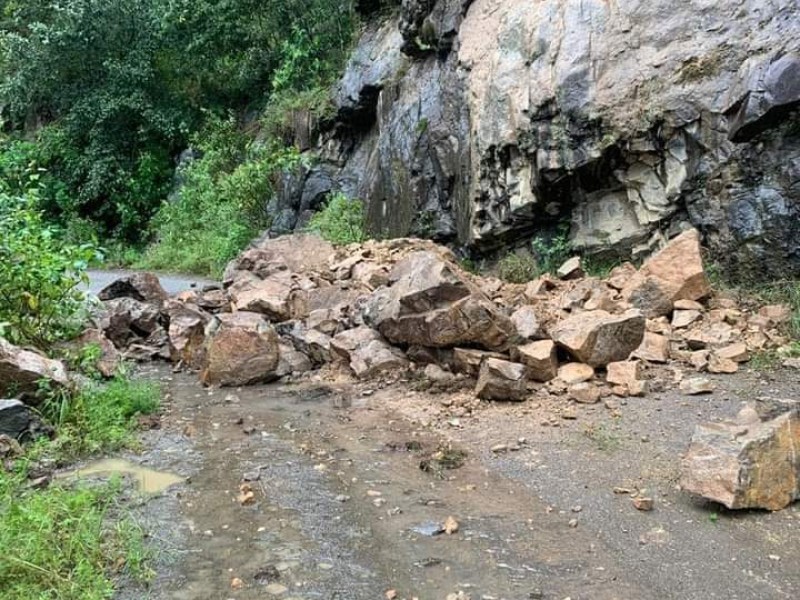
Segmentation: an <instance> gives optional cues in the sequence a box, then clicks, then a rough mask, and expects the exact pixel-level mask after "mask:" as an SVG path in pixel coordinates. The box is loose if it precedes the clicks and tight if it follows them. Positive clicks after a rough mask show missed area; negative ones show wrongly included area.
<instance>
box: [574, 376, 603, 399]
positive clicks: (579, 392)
mask: <svg viewBox="0 0 800 600" xmlns="http://www.w3.org/2000/svg"><path fill="white" fill-rule="evenodd" d="M568 392H569V395H570V398H572V399H573V400H575V401H576V402H579V403H581V404H597V403H598V402H600V390H598V389H597V386H596V385H593V384H591V383H589V382H586V381H584V382H582V383H576V384H574V385H571V386H569V390H568Z"/></svg>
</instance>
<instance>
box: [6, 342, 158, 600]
mask: <svg viewBox="0 0 800 600" xmlns="http://www.w3.org/2000/svg"><path fill="white" fill-rule="evenodd" d="M92 354H93V353H92V352H87V353H86V355H85V356H83V358H82V360H83V362H84V364H90V363H91V360H92ZM48 397H49V399H48V400H46V401H45V404H44V406H43V407H42V412H43V415H44V416H45V417H47V418H49V419H50V421H51V422H52V423H53V424H55V425H57V431H58V434H57V436H56V438H55V439H54V440H53V441H50V440H44V441H41V440H40V441H39V442H37V443H35V444H33V445H32V446H31V447H29V448H28V450H27V452H26V453H25V455H24V456H23V457H22V458H21V459H18V460H17V461H16V463H15V465H14V467H13V469H12V470H11V471H3V470H2V469H0V545H2V546H0V547H2V548H6V549H9V548H13V549H14V551H13V552H3V553H2V555H0V596H2V597H3V598H4V599H5V598H7V599H8V600H27V599H29V598H58V599H59V600H69V599H73V598H74V599H75V600H87V599H91V600H93V599H95V598H96V599H101V598H111V597H112V596H113V594H114V589H115V581H116V580H118V579H120V578H124V579H128V580H131V579H132V580H138V581H142V582H146V581H147V580H148V579H149V577H150V575H151V573H150V570H149V568H148V566H147V565H148V562H149V559H150V554H149V552H148V551H147V550H146V548H145V546H144V535H143V532H142V531H141V529H140V528H139V527H138V526H137V525H136V524H135V523H134V522H133V521H132V520H131V519H130V518H129V517H127V516H126V515H125V512H124V507H123V506H122V501H121V492H122V486H121V484H120V482H119V480H112V481H111V482H110V483H108V484H102V485H101V484H94V485H91V486H78V485H77V484H70V483H60V482H53V483H51V484H50V485H49V486H48V487H46V488H44V489H41V490H37V489H34V488H32V487H30V486H29V485H28V482H27V477H28V474H29V472H30V469H31V468H32V467H33V466H34V465H36V464H37V463H39V462H42V461H45V462H48V463H50V464H65V463H69V462H71V461H73V460H76V459H78V458H81V457H84V456H88V455H91V454H97V453H100V452H108V451H113V450H118V449H121V448H124V447H131V446H132V445H134V444H135V436H134V435H133V433H134V430H135V427H136V417H137V416H139V415H142V414H147V413H151V412H153V411H155V410H157V409H158V406H159V397H160V393H159V390H158V387H157V386H156V385H154V384H150V383H146V382H139V383H137V382H132V381H131V380H129V379H128V378H127V377H125V376H124V374H121V375H120V376H118V377H117V378H116V379H114V380H112V381H111V382H109V383H107V384H103V383H100V382H95V383H92V384H89V385H88V386H87V387H84V388H83V389H82V390H81V391H79V392H75V393H67V392H50V393H49V394H48Z"/></svg>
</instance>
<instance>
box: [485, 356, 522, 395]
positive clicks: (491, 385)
mask: <svg viewBox="0 0 800 600" xmlns="http://www.w3.org/2000/svg"><path fill="white" fill-rule="evenodd" d="M525 373H526V369H525V365H521V364H519V363H513V362H509V361H507V360H500V359H498V358H487V359H486V360H485V361H483V363H482V364H481V370H480V375H479V376H478V383H477V385H476V386H475V393H476V394H477V396H478V398H480V399H481V400H509V401H521V400H525V398H526V397H527V396H528V381H527V379H526V377H525Z"/></svg>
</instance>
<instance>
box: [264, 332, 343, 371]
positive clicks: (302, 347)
mask: <svg viewBox="0 0 800 600" xmlns="http://www.w3.org/2000/svg"><path fill="white" fill-rule="evenodd" d="M276 328H277V329H278V332H279V333H280V334H281V335H282V336H284V337H285V339H288V340H290V341H291V343H292V345H293V346H294V347H295V349H296V350H297V351H298V352H302V353H303V354H305V355H306V356H308V358H310V359H311V362H312V363H313V364H314V366H320V365H323V364H325V363H328V362H330V361H331V360H333V350H332V349H331V337H330V336H328V335H325V334H324V333H322V332H321V331H317V330H316V329H306V327H305V325H303V323H302V322H301V321H287V322H286V323H281V324H278V325H277V326H276Z"/></svg>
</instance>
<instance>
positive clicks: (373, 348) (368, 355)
mask: <svg viewBox="0 0 800 600" xmlns="http://www.w3.org/2000/svg"><path fill="white" fill-rule="evenodd" d="M331 348H332V349H333V351H334V352H335V353H336V354H337V355H339V356H340V357H342V358H343V359H345V360H346V361H348V362H349V364H350V369H351V370H352V371H353V374H354V375H355V376H356V377H358V378H359V379H368V378H370V377H374V376H376V375H378V374H380V373H385V372H393V371H402V370H404V369H406V368H408V360H407V359H406V357H405V356H404V355H403V353H402V352H401V351H400V350H399V349H397V348H392V347H391V346H390V345H389V344H387V343H386V341H385V340H384V339H383V337H382V336H381V335H380V334H379V333H378V332H377V331H375V330H374V329H370V328H369V327H357V328H356V329H349V330H347V331H343V332H341V333H339V334H337V335H335V336H334V337H333V339H332V340H331Z"/></svg>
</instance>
